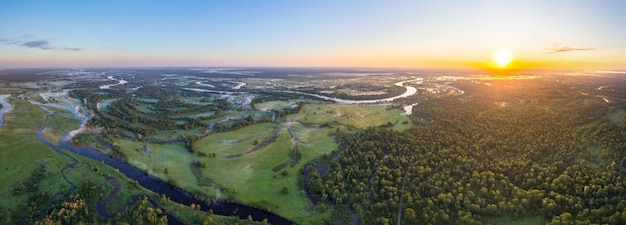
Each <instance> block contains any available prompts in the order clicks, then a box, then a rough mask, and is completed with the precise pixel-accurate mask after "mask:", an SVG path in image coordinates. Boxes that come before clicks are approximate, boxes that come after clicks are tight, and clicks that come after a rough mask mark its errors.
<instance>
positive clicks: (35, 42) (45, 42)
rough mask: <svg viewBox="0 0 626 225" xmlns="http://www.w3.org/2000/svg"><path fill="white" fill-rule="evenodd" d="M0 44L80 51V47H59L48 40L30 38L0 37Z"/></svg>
mask: <svg viewBox="0 0 626 225" xmlns="http://www.w3.org/2000/svg"><path fill="white" fill-rule="evenodd" d="M0 44H5V45H19V46H22V47H26V48H37V49H43V50H58V51H82V50H84V49H82V48H76V47H59V46H55V45H53V44H52V43H50V41H48V40H32V41H19V40H10V39H0Z"/></svg>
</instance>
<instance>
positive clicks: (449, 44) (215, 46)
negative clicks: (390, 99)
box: [0, 0, 626, 69]
mask: <svg viewBox="0 0 626 225" xmlns="http://www.w3.org/2000/svg"><path fill="white" fill-rule="evenodd" d="M625 8H626V3H623V2H621V1H608V0H599V1H591V0H590V1H577V0H569V1H13V0H7V1H2V2H0V67H23V66H70V67H82V66H367V67H370V66H371V67H380V66H383V67H384V66H390V67H398V66H402V67H404V66H408V67H428V68H431V67H468V68H471V67H481V66H485V65H487V64H488V63H489V61H490V57H491V56H492V55H493V53H494V52H496V51H499V50H502V49H504V50H506V51H508V52H510V53H511V54H512V55H513V57H514V58H515V61H516V62H517V63H518V65H519V66H520V67H555V68H563V67H574V66H576V67H585V68H611V69H615V68H626V29H624V28H625V27H626V15H625V14H624V13H623V9H625Z"/></svg>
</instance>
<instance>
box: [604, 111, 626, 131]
mask: <svg viewBox="0 0 626 225" xmlns="http://www.w3.org/2000/svg"><path fill="white" fill-rule="evenodd" d="M608 117H609V120H611V122H613V123H614V124H615V125H617V126H620V127H623V126H624V118H625V117H626V110H623V109H618V110H616V111H615V112H612V113H609V115H608Z"/></svg>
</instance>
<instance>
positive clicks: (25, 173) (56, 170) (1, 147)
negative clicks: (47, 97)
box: [0, 98, 69, 209]
mask: <svg viewBox="0 0 626 225" xmlns="http://www.w3.org/2000/svg"><path fill="white" fill-rule="evenodd" d="M7 101H8V102H9V103H10V104H12V105H13V106H14V108H13V109H12V110H11V111H9V112H7V113H6V114H5V115H4V122H5V123H4V125H3V126H2V128H0V140H2V141H0V165H1V166H0V169H2V173H1V174H0V183H2V184H4V185H1V186H0V196H4V197H3V200H2V201H0V206H1V207H2V208H4V209H9V208H13V207H15V206H16V205H19V204H20V203H22V202H23V201H26V200H27V199H26V196H24V195H12V194H11V188H12V186H13V184H15V183H18V182H22V181H24V180H26V179H27V178H28V177H30V176H31V174H32V173H33V171H34V170H35V169H37V168H39V166H44V167H45V170H46V171H47V172H46V177H45V178H44V180H42V181H41V182H42V183H43V184H46V185H40V186H41V189H40V190H41V191H43V192H46V193H47V194H49V195H50V196H52V194H54V192H56V190H58V189H59V188H60V187H61V186H63V184H62V183H63V180H62V178H61V176H60V169H61V168H62V167H63V166H64V165H65V164H66V163H67V162H69V160H67V158H65V157H62V156H59V155H58V154H57V153H55V152H54V151H53V150H52V149H50V148H49V147H48V146H46V145H45V144H43V143H41V142H40V141H39V140H37V137H36V133H37V131H38V130H39V128H40V126H41V124H42V122H43V115H44V114H46V112H45V111H43V110H42V109H41V108H39V107H38V106H36V105H32V104H30V103H28V102H26V101H24V100H20V99H15V98H9V99H7Z"/></svg>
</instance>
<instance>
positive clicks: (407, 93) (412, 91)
mask: <svg viewBox="0 0 626 225" xmlns="http://www.w3.org/2000/svg"><path fill="white" fill-rule="evenodd" d="M418 80H421V78H418V79H414V80H407V81H401V82H397V83H395V84H394V85H396V86H399V87H404V88H406V91H405V92H404V93H403V94H401V95H398V96H395V97H390V98H383V99H371V100H349V99H341V98H335V97H328V96H324V95H318V94H311V93H305V92H300V91H283V92H287V93H295V94H303V95H308V96H313V97H318V98H321V99H324V100H329V101H334V102H338V103H345V104H372V103H381V102H391V101H393V100H396V99H399V98H405V97H409V96H411V95H414V94H415V93H417V88H414V87H412V86H404V83H406V82H411V81H418Z"/></svg>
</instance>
